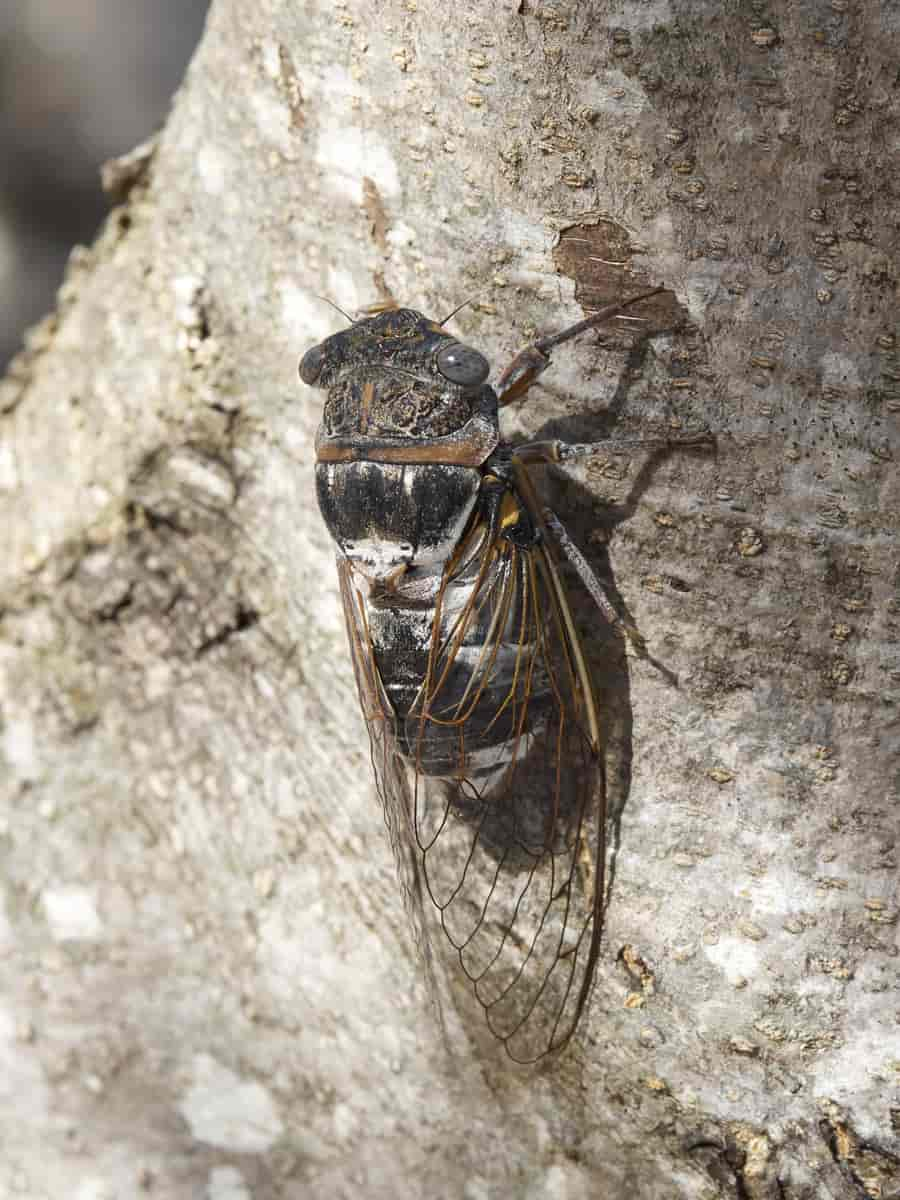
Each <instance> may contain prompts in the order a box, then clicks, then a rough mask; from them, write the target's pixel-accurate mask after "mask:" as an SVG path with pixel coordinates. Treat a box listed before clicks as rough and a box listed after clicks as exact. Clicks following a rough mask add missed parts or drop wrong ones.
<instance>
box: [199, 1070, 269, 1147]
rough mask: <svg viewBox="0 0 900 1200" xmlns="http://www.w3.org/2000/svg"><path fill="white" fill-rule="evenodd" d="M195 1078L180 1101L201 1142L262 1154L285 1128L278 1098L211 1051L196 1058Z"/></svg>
mask: <svg viewBox="0 0 900 1200" xmlns="http://www.w3.org/2000/svg"><path fill="white" fill-rule="evenodd" d="M193 1066H194V1081H193V1083H192V1084H191V1086H190V1087H189V1088H188V1090H187V1092H186V1093H185V1095H184V1097H183V1098H182V1100H181V1102H180V1103H179V1105H178V1109H179V1112H180V1113H181V1115H182V1116H183V1117H184V1119H185V1120H186V1121H187V1123H188V1125H189V1126H190V1129H191V1133H192V1135H193V1136H194V1137H195V1138H196V1139H197V1141H198V1142H206V1143H207V1144H208V1145H210V1146H218V1147H220V1148H221V1149H222V1150H230V1151H232V1152H233V1153H234V1152H237V1153H243V1154H262V1153H264V1152H265V1151H266V1150H269V1149H270V1148H271V1147H272V1146H273V1145H274V1143H275V1142H276V1141H277V1140H278V1138H280V1137H281V1135H282V1133H283V1132H284V1126H283V1125H282V1122H281V1118H280V1116H279V1115H278V1110H277V1108H276V1106H275V1101H274V1100H273V1099H272V1097H271V1095H270V1094H269V1093H268V1092H267V1091H266V1089H265V1088H264V1087H263V1086H262V1084H261V1083H256V1082H253V1081H245V1080H242V1079H241V1078H240V1076H238V1075H236V1074H235V1073H234V1072H233V1071H229V1070H228V1068H227V1067H225V1066H223V1065H222V1064H221V1063H220V1062H217V1061H216V1060H215V1059H214V1058H213V1057H212V1056H211V1055H209V1054H198V1055H196V1056H195V1058H194V1063H193Z"/></svg>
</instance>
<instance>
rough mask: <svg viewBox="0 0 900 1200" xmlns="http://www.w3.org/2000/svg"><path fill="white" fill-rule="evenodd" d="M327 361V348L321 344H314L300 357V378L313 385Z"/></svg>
mask: <svg viewBox="0 0 900 1200" xmlns="http://www.w3.org/2000/svg"><path fill="white" fill-rule="evenodd" d="M324 362H325V350H324V349H323V347H322V346H321V344H320V345H318V346H312V347H311V348H310V349H309V350H307V352H306V353H305V354H304V355H303V357H302V358H301V359H300V365H299V367H298V368H297V370H298V372H299V373H300V378H301V379H302V380H303V382H304V383H308V384H309V385H310V386H311V387H312V385H313V384H315V382H316V380H317V379H318V378H319V373H320V372H321V370H322V365H323V363H324Z"/></svg>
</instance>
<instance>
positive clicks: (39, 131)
mask: <svg viewBox="0 0 900 1200" xmlns="http://www.w3.org/2000/svg"><path fill="white" fill-rule="evenodd" d="M207 8H208V0H0V372H2V370H3V368H4V367H5V366H6V364H7V363H8V361H9V359H10V358H11V357H12V355H13V354H15V353H16V351H17V350H18V349H19V348H20V346H21V344H22V337H23V334H24V332H25V330H26V328H27V327H28V326H29V325H30V324H32V323H33V322H34V321H37V320H38V319H39V318H40V317H41V316H43V314H44V313H45V312H48V311H49V310H50V309H51V308H52V307H53V304H54V293H55V291H56V288H57V287H58V286H59V283H60V281H61V279H62V274H63V269H64V267H65V263H66V258H67V256H68V254H69V251H70V250H71V248H72V246H73V245H75V244H76V243H88V242H90V241H91V240H92V239H93V237H94V235H95V233H96V231H97V227H98V226H99V224H100V222H101V221H102V220H103V217H104V214H105V213H106V211H107V209H108V204H107V201H106V199H105V197H104V195H103V192H102V190H101V187H100V164H101V163H102V162H104V161H105V160H106V159H108V158H113V157H115V156H116V155H119V154H124V153H125V152H126V151H128V150H130V149H131V148H132V147H133V146H135V145H136V144H137V143H138V142H141V141H143V140H144V139H145V138H147V137H149V136H150V134H152V133H153V132H154V131H155V130H156V129H158V128H159V127H160V125H161V124H162V123H163V121H164V120H165V116H166V112H167V110H168V107H169V102H170V100H171V97H172V93H173V92H174V91H175V89H176V88H177V87H178V85H179V83H180V81H181V79H182V76H183V75H184V70H185V67H186V66H187V63H188V61H189V59H190V57H191V54H192V53H193V51H194V47H195V46H196V44H197V41H198V40H199V38H200V34H201V32H202V29H203V22H204V19H205V16H206V11H207Z"/></svg>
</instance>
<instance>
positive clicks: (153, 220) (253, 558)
mask: <svg viewBox="0 0 900 1200" xmlns="http://www.w3.org/2000/svg"><path fill="white" fill-rule="evenodd" d="M891 11H892V10H890V8H889V6H887V5H881V4H879V3H878V0H831V3H827V2H826V0H808V2H807V3H804V4H799V5H787V4H784V3H780V2H779V0H774V3H772V4H771V5H769V6H764V5H763V4H762V3H759V4H751V5H747V6H742V7H739V6H737V5H735V4H729V5H725V6H723V5H721V4H719V3H714V2H712V0H694V2H693V3H686V2H681V3H679V2H677V0H675V2H672V3H666V2H664V0H659V2H658V3H646V2H639V0H624V2H622V3H619V4H614V3H609V2H606V0H591V2H581V3H576V2H574V0H571V2H566V0H560V2H559V3H556V4H553V3H540V4H538V3H534V4H533V3H529V2H525V3H522V2H518V3H516V2H504V3H496V4H491V5H487V4H484V5H482V4H475V3H472V2H471V0H468V2H464V3H459V4H456V5H453V6H447V5H446V4H443V5H441V4H437V3H435V2H434V0H402V2H401V0H380V2H379V3H376V4H363V3H361V2H360V0H346V2H342V3H335V4H333V5H332V4H324V3H316V2H314V0H309V2H307V3H305V4H298V3H295V2H289V0H266V2H265V3H258V4H246V3H240V2H239V0H216V2H215V3H214V5H213V8H212V12H211V16H210V19H209V24H208V29H207V33H206V36H205V39H204V41H203V43H202V46H201V48H200V50H199V52H198V54H197V56H196V59H195V61H194V63H193V65H192V67H191V70H190V72H189V76H188V79H187V82H186V84H185V86H184V88H183V90H182V92H181V94H180V95H179V97H178V99H177V101H176V103H175V106H174V109H173V112H172V115H171V118H170V120H169V122H168V124H167V126H166V128H165V130H164V131H163V133H162V134H161V136H160V138H159V141H158V144H157V145H156V147H155V148H153V149H152V150H148V151H147V152H146V153H144V154H142V155H141V154H139V155H137V156H136V157H135V158H134V159H133V160H132V161H131V162H130V163H120V164H119V165H118V166H117V167H116V168H114V169H111V170H110V171H109V172H108V179H109V183H110V186H111V187H112V188H114V189H115V190H116V191H117V193H118V196H119V200H120V204H119V207H117V208H116V209H115V210H114V211H113V213H112V215H111V217H110V219H109V222H108V225H107V228H106V230H105V232H104V234H103V236H102V237H101V238H100V240H99V242H98V244H97V245H96V246H95V247H94V248H93V249H92V250H90V251H79V252H78V253H77V254H76V255H75V256H73V262H72V265H71V268H70V271H69V274H68V279H67V282H66V284H65V285H64V287H63V289H62V291H61V293H60V303H59V310H58V312H57V314H56V316H55V317H53V318H51V319H50V320H49V321H48V322H46V323H45V324H44V325H43V326H42V327H40V328H39V329H38V330H36V331H34V332H33V334H32V336H31V338H30V342H29V346H28V348H27V349H26V351H25V352H24V353H23V355H21V356H20V357H19V359H18V360H16V362H15V363H14V364H13V368H12V370H11V373H10V376H9V377H8V379H7V380H6V382H5V383H4V384H2V385H0V409H2V418H0V419H2V425H0V429H2V442H0V488H2V490H3V510H4V517H3V530H4V537H3V542H4V546H3V554H2V561H0V573H2V578H0V589H2V590H0V595H2V601H0V605H2V615H3V619H2V626H0V638H2V640H0V654H2V660H0V663H2V672H0V681H2V687H0V702H2V715H3V727H2V742H0V746H2V751H3V755H4V759H5V764H4V779H3V791H2V795H3V802H4V805H5V809H4V815H3V816H2V827H0V832H2V839H0V845H2V848H3V859H4V876H3V883H4V887H3V893H2V896H3V901H4V906H3V908H0V945H2V948H3V955H2V958H0V971H2V980H3V991H2V1004H0V1053H2V1064H3V1065H2V1069H0V1098H2V1101H0V1105H2V1106H0V1145H2V1148H3V1150H2V1160H3V1161H2V1164H0V1191H3V1189H4V1188H5V1189H6V1190H8V1191H10V1192H12V1193H13V1194H18V1193H22V1194H27V1195H29V1196H41V1195H46V1196H51V1197H71V1196H79V1197H88V1196H90V1197H100V1196H107V1195H108V1196H131V1195H136V1194H138V1193H140V1192H141V1190H142V1189H145V1190H147V1191H149V1193H150V1194H152V1195H153V1196H155V1197H167V1198H168V1197H188V1196H198V1195H202V1194H204V1189H207V1190H208V1194H209V1195H211V1196H215V1197H225V1196H233V1197H238V1196H246V1195H253V1196H254V1197H257V1200H259V1198H264V1197H270V1196H296V1197H303V1196H324V1195H330V1196H366V1197H376V1196H379V1197H380V1196H391V1197H411V1198H412V1197H421V1196H428V1197H431V1196H447V1197H452V1196H467V1197H482V1196H483V1197H487V1196H533V1197H544V1196H546V1197H550V1196H554V1197H555V1196H566V1197H582V1196H584V1197H588V1196H591V1197H596V1196H609V1197H623V1198H625V1197H629V1198H630V1197H638V1198H640V1200H644V1198H647V1200H650V1198H656V1197H659V1198H660V1200H662V1198H665V1200H669V1198H672V1197H678V1198H679V1200H680V1198H681V1197H685V1198H688V1197H689V1198H691V1200H701V1198H702V1200H712V1198H714V1197H735V1198H749V1200H770V1198H771V1200H776V1198H778V1200H801V1198H802V1200H807V1198H810V1200H811V1198H818V1197H829V1198H835V1200H837V1198H844V1197H853V1196H860V1197H865V1196H871V1197H879V1196H880V1197H884V1198H886V1197H888V1196H896V1195H897V1194H898V1189H900V1140H898V1130H900V1099H898V1091H897V1085H898V1079H897V1072H898V1064H900V1038H898V1012H900V1001H898V994H897V989H898V979H900V976H898V959H897V948H896V935H897V913H898V908H897V905H898V897H897V858H896V854H897V848H896V839H897V832H898V816H897V768H898V746H900V743H898V729H897V715H896V705H897V702H898V699H900V658H898V654H897V649H896V645H897V636H898V632H897V631H898V611H900V597H898V593H897V572H898V554H897V544H898V543H897V530H898V521H900V517H898V513H900V486H898V479H897V471H896V465H895V456H896V454H897V453H898V450H900V437H898V430H897V420H898V413H900V360H898V357H897V351H896V342H895V338H896V332H897V331H896V314H897V294H896V292H897V285H896V279H897V275H896V271H897V268H896V257H895V255H896V250H897V244H898V225H897V218H896V212H897V204H898V169H900V168H898V154H897V150H898V145H900V143H898V126H897V121H898V117H900V99H898V98H900V92H898V89H897V87H896V62H897V53H898V40H900V39H898V33H900V21H898V19H897V16H896V13H894V15H891ZM654 285H665V286H666V287H667V288H668V289H669V290H670V292H671V294H672V297H673V298H672V300H671V303H668V304H664V305H662V306H660V307H659V308H656V309H654V310H653V313H652V319H651V320H650V321H649V322H648V323H647V324H646V325H644V326H639V328H641V329H642V330H644V332H645V334H646V336H641V335H639V334H637V333H633V332H632V333H629V332H628V331H627V329H626V331H625V332H623V331H622V328H621V323H620V327H619V328H618V329H617V328H614V327H608V332H606V333H605V334H604V335H602V336H598V335H597V334H589V335H586V336H585V337H583V338H582V339H581V340H580V341H579V342H578V343H573V344H570V345H567V346H561V347H559V348H558V349H557V350H556V351H555V352H554V364H553V367H552V368H551V370H550V371H548V372H547V374H546V376H544V386H542V387H541V388H540V389H534V391H533V392H532V393H531V394H530V395H529V398H528V400H527V402H526V403H523V405H522V406H521V409H520V411H519V412H518V413H516V414H513V416H512V420H511V421H510V423H509V424H508V426H507V428H508V430H509V432H510V433H511V434H518V435H522V436H524V435H525V434H526V433H527V434H528V436H530V437H537V436H563V437H566V438H568V439H570V440H596V439H598V438H601V437H605V436H607V435H610V434H616V435H621V434H623V433H625V434H629V435H637V434H641V433H643V434H657V435H658V434H659V433H660V431H666V430H670V429H675V430H678V429H681V430H685V429H694V428H698V427H705V428H709V429H711V430H712V431H713V432H714V433H715V434H716V438H717V446H716V449H715V452H713V453H707V454H698V453H696V452H692V453H687V452H685V451H673V452H670V453H666V454H655V455H648V454H646V453H644V454H638V453H635V454H634V455H632V456H630V457H627V458H626V457H621V456H609V458H608V459H607V460H603V459H601V460H599V461H597V462H595V463H594V464H593V466H592V468H591V469H590V470H589V471H585V470H583V469H582V470H576V471H574V472H572V473H571V474H570V475H569V476H568V477H567V478H564V477H563V475H562V474H561V473H560V472H559V471H556V470H555V469H554V470H553V471H552V472H549V473H548V474H550V475H551V476H552V477H551V478H549V479H548V480H547V486H548V488H549V489H550V491H551V493H552V495H553V496H554V502H555V507H556V509H557V511H558V512H559V513H560V515H561V517H562V518H563V520H564V521H565V522H566V523H567V525H568V526H569V528H570V529H571V531H572V534H573V537H574V538H575V540H576V541H577V542H578V544H579V545H580V546H581V547H582V549H583V550H584V551H585V552H586V553H587V554H588V555H589V557H590V558H591V561H592V563H593V565H594V567H595V569H597V570H598V571H599V572H600V573H601V574H604V575H605V576H606V577H607V579H608V580H610V581H611V580H612V578H613V577H614V579H615V584H614V585H612V583H611V586H613V587H614V590H615V592H616V593H617V594H618V598H619V602H620V603H621V605H622V606H623V607H624V608H625V609H627V611H628V612H629V613H630V614H631V616H632V617H633V619H634V620H635V622H636V623H637V625H638V627H639V628H640V630H641V631H642V633H643V634H644V636H645V637H646V638H647V642H648V646H649V652H650V653H649V657H648V658H647V659H644V660H640V659H635V658H633V657H630V656H629V657H628V658H625V656H624V655H623V654H622V652H621V644H620V643H619V642H618V641H617V640H616V639H614V638H610V637H608V636H605V635H604V634H603V633H602V631H600V630H598V629H597V628H596V626H597V623H598V621H599V618H598V617H596V616H595V615H593V614H591V613H590V611H589V610H585V611H584V614H583V615H584V617H585V619H586V620H587V621H589V622H594V628H593V629H591V628H588V629H587V630H586V632H587V633H590V634H592V637H591V639H590V641H591V643H592V647H593V651H594V653H595V658H596V656H597V655H598V654H599V655H600V656H601V661H600V665H599V666H598V673H597V678H598V689H599V691H600V694H601V697H602V699H603V702H604V712H605V714H606V721H607V729H608V732H609V753H610V757H611V761H613V765H614V767H615V771H614V784H615V786H614V787H613V788H612V792H613V795H612V801H613V808H614V823H613V830H612V835H613V867H614V870H613V881H612V887H611V892H610V900H609V910H608V916H607V924H606V932H605V935H604V942H603V949H602V955H601V961H600V965H599V968H598V972H597V986H596V989H595V993H594V997H593V1001H592V1004H591V1006H590V1009H589V1012H588V1013H587V1015H586V1018H585V1020H584V1024H583V1030H582V1035H581V1036H580V1038H579V1039H578V1040H577V1041H576V1042H575V1043H574V1044H573V1045H572V1046H571V1047H570V1048H569V1049H568V1050H567V1051H566V1052H565V1053H564V1054H563V1055H562V1056H560V1057H559V1058H558V1059H556V1060H553V1061H550V1062H545V1063H544V1064H543V1066H542V1067H540V1068H538V1069H535V1070H524V1069H522V1068H519V1067H516V1066H514V1065H513V1064H512V1063H510V1062H509V1061H508V1060H507V1059H506V1058H505V1057H504V1055H503V1053H502V1050H500V1048H499V1047H496V1046H494V1045H493V1044H492V1043H491V1040H490V1038H489V1037H487V1036H486V1035H485V1033H484V1031H483V1028H482V1023H481V1022H480V1020H477V1019H476V1017H475V1016H474V1015H472V1014H470V1012H469V1008H468V1006H467V1003H466V999H465V994H464V989H463V988H462V987H461V986H457V985H456V984H455V983H454V980H453V976H452V974H451V975H450V976H448V978H447V980H446V982H445V986H446V988H447V989H448V992H449V993H452V995H453V996H454V997H457V999H459V1000H460V1003H459V1013H460V1016H459V1019H458V1020H455V1021H453V1022H452V1023H451V1032H450V1034H449V1039H448V1040H449V1048H447V1047H445V1045H444V1043H443V1041H442V1038H441V1036H440V1035H439V1034H438V1033H437V1031H436V1029H435V1027H434V1024H433V1022H432V1019H431V1017H430V1015H429V1013H428V1006H427V1002H426V998H425V994H424V988H423V986H422V983H421V976H420V973H419V972H418V969H417V965H416V960H415V956H414V954H413V952H412V950H411V948H410V941H409V938H408V935H407V931H406V922H405V917H404V914H403V908H402V904H401V902H400V898H399V894H398V889H397V885H396V881H395V876H394V869H393V865H392V862H391V857H390V850H389V847H388V844H387V840H386V838H385V837H384V835H383V828H382V821H381V816H380V812H379V808H378V804H377V801H376V799H375V796H374V791H373V787H372V781H371V778H370V771H369V762H368V747H367V744H366V739H365V732H364V729H363V725H362V722H361V721H360V718H359V710H358V704H357V698H356V694H355V689H354V684H353V679H352V671H351V668H350V663H349V659H348V655H347V651H346V643H345V635H344V631H343V627H342V619H341V615H340V603H339V598H338V591H337V582H336V576H335V573H334V568H333V552H332V547H331V545H330V544H329V540H328V537H327V535H326V533H325V531H324V529H323V527H322V525H321V522H320V519H319V516H318V513H317V511H316V506H315V503H314V500H313V482H312V464H313V459H314V450H313V437H314V431H315V428H316V425H317V422H318V419H319V413H320V409H321V395H320V393H316V392H312V391H310V390H309V389H307V388H305V387H303V386H302V385H301V384H300V383H299V382H298V380H297V377H296V363H297V359H298V355H299V354H300V353H301V352H302V351H303V350H305V349H307V348H308V347H309V346H310V345H311V344H312V343H313V342H314V341H316V340H318V339H320V338H321V337H322V336H324V335H326V334H328V333H330V332H333V331H335V330H336V329H337V328H339V327H340V326H341V319H340V317H339V316H338V315H337V314H336V313H335V312H334V311H333V310H332V309H331V308H330V307H329V306H328V305H327V304H326V303H325V302H324V301H323V300H321V299H319V298H318V297H319V296H326V295H327V296H328V297H329V298H330V299H331V300H333V301H334V302H335V303H336V304H339V305H340V306H341V307H343V308H345V309H347V310H348V311H349V310H356V309H358V308H359V307H360V306H362V305H365V304H367V303H371V302H373V301H379V300H381V301H385V300H390V299H392V298H396V299H397V300H399V301H400V302H402V303H404V304H408V305H411V306H413V307H415V308H417V309H420V310H421V311H423V312H426V313H428V314H431V315H434V316H435V317H436V318H438V319H440V318H441V317H443V316H444V314H445V313H446V312H449V311H450V309H451V308H453V307H454V306H455V305H457V304H458V303H460V302H461V301H463V300H466V299H467V298H470V303H469V305H468V307H467V308H464V309H463V310H462V311H461V312H460V313H459V315H458V316H456V317H455V318H454V321H453V328H454V329H456V330H458V331H461V336H464V337H465V339H466V340H467V341H468V342H469V343H471V344H474V345H477V346H479V347H481V348H482V349H483V350H484V351H485V353H487V354H488V355H489V357H491V359H492V361H493V363H494V365H495V368H496V369H497V370H499V368H501V367H502V366H503V365H505V363H506V362H507V361H508V360H509V358H510V357H511V355H512V354H513V353H514V352H515V350H516V349H518V348H519V347H521V346H522V345H524V344H525V343H526V342H527V341H528V340H529V338H530V337H532V336H533V333H534V331H535V330H540V331H542V332H552V331H556V330H558V329H561V328H563V326H564V325H565V324H567V323H569V322H572V321H574V320H578V319H579V318H580V317H581V316H583V315H584V313H585V311H593V310H594V309H596V308H597V307H599V306H600V305H601V304H602V303H605V302H607V301H609V300H611V299H616V298H618V297H625V296H628V295H632V294H634V293H636V292H638V291H640V290H643V289H644V288H646V287H648V286H650V287H652V286H654ZM635 311H636V312H637V311H638V310H635ZM644 315H646V314H644ZM629 327H631V328H633V327H634V322H631V323H629ZM603 654H605V655H606V658H605V660H604V659H603V658H602V656H603ZM604 663H605V665H604Z"/></svg>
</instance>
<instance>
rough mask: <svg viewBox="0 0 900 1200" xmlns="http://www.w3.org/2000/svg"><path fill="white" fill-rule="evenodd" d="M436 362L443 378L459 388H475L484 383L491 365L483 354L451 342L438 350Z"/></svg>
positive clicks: (469, 347)
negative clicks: (456, 384)
mask: <svg viewBox="0 0 900 1200" xmlns="http://www.w3.org/2000/svg"><path fill="white" fill-rule="evenodd" d="M436 362H437V368H438V370H439V371H440V373H441V374H442V375H443V376H444V378H445V379H449V380H450V382H451V383H458V384H459V385H460V386H461V387H477V386H478V384H479V383H484V381H485V380H486V379H487V377H488V375H489V374H490V371H491V364H490V363H489V362H488V360H487V359H486V358H485V357H484V355H483V354H479V352H478V351H477V350H473V349H472V347H471V346H462V345H460V343H459V342H451V343H450V345H449V346H445V347H444V348H443V350H440V351H439V352H438V356H437V359H436Z"/></svg>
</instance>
